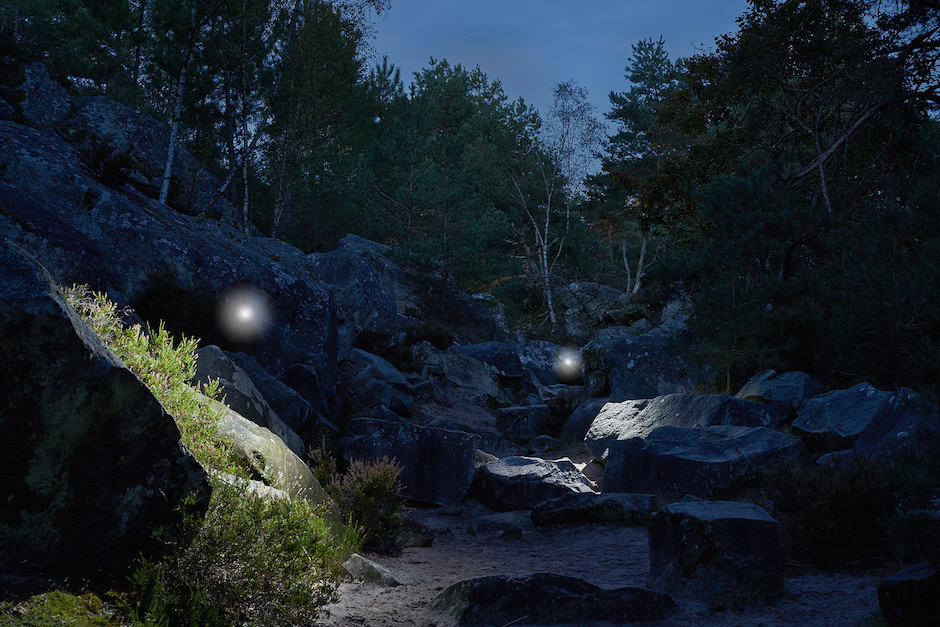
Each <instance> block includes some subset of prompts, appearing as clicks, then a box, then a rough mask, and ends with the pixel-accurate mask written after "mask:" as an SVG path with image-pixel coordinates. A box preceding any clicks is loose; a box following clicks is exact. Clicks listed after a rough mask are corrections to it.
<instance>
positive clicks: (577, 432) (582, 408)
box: [559, 398, 610, 448]
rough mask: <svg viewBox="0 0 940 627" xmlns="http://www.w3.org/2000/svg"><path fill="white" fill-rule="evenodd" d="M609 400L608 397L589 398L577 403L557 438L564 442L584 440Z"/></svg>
mask: <svg viewBox="0 0 940 627" xmlns="http://www.w3.org/2000/svg"><path fill="white" fill-rule="evenodd" d="M609 402H610V399H609V398H591V399H588V400H586V401H584V402H583V403H581V404H580V405H578V406H577V407H576V408H575V409H574V411H573V412H571V415H570V416H568V419H567V420H565V424H564V425H562V427H561V433H560V434H559V438H560V439H561V440H563V441H565V442H580V441H582V440H584V438H585V436H586V435H587V432H588V429H590V428H591V425H592V424H593V423H594V420H595V419H596V418H597V416H598V414H600V413H601V409H603V408H604V405H606V404H607V403H609ZM605 448H606V447H605Z"/></svg>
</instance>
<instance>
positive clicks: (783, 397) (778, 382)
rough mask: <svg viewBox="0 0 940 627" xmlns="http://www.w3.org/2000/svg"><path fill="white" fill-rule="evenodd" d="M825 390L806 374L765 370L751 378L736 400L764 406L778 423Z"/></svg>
mask: <svg viewBox="0 0 940 627" xmlns="http://www.w3.org/2000/svg"><path fill="white" fill-rule="evenodd" d="M824 391H825V386H823V384H822V383H821V382H820V381H818V380H816V379H814V378H813V377H811V376H809V375H808V374H806V373H805V372H784V373H782V374H777V372H776V371H775V370H764V371H763V372H759V373H757V374H756V375H754V376H753V377H751V378H750V379H749V380H748V382H747V383H745V384H744V387H742V388H741V391H740V392H738V393H737V394H736V396H737V398H741V399H744V400H748V401H756V402H758V403H764V404H765V405H767V407H768V408H769V409H770V411H771V412H773V414H774V417H776V418H777V420H786V419H787V418H789V417H791V415H792V414H793V412H795V411H796V410H797V409H798V408H799V407H801V406H802V405H803V403H805V402H806V401H808V400H809V399H811V398H813V397H814V396H818V395H819V394H822V393H823V392H824Z"/></svg>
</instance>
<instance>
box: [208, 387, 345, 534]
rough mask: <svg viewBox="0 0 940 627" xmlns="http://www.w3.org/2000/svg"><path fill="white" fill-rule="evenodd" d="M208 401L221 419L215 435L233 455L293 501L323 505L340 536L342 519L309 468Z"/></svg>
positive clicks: (280, 445) (262, 431)
mask: <svg viewBox="0 0 940 627" xmlns="http://www.w3.org/2000/svg"><path fill="white" fill-rule="evenodd" d="M207 400H208V401H209V402H210V403H211V404H212V406H213V407H214V408H215V411H216V412H217V413H218V414H219V416H220V418H219V423H218V424H217V425H216V430H215V432H216V434H217V435H218V436H219V438H221V439H223V440H225V441H227V442H230V443H231V444H232V449H233V452H234V453H235V454H236V455H237V456H238V457H239V458H240V459H241V460H242V462H243V463H245V464H246V465H247V466H249V467H250V468H252V470H253V472H254V473H255V474H256V475H257V476H258V477H260V478H261V479H262V480H264V483H266V484H267V485H270V486H272V487H275V488H277V489H279V490H283V491H284V492H287V493H288V494H289V495H290V496H291V497H293V498H298V499H303V500H305V501H308V502H309V503H312V504H314V505H325V506H326V507H327V509H328V510H329V515H328V518H327V521H328V522H329V525H330V528H331V529H332V530H333V532H334V533H336V534H337V535H341V534H342V531H343V529H344V524H343V520H342V516H341V515H340V512H339V510H338V508H337V507H336V506H335V504H334V503H333V500H332V499H331V498H330V497H329V496H328V495H327V493H326V491H325V490H324V489H323V486H321V485H320V482H319V481H317V478H316V477H314V476H313V473H312V472H311V471H310V467H309V466H307V464H305V463H304V462H303V460H301V459H300V458H299V457H298V456H297V455H295V454H294V452H293V451H291V450H290V449H289V448H288V447H287V446H286V445H285V444H284V442H283V441H282V440H281V439H280V438H278V437H277V436H276V435H274V434H273V433H271V432H270V431H269V430H268V429H265V428H264V427H262V426H259V425H257V424H255V423H254V422H252V421H251V420H248V419H247V418H245V417H244V416H241V415H240V414H239V413H238V412H236V411H235V410H233V409H231V408H230V407H227V406H225V405H223V404H222V403H219V402H218V401H213V400H210V399H207Z"/></svg>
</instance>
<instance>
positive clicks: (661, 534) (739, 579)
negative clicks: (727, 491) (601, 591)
mask: <svg viewBox="0 0 940 627" xmlns="http://www.w3.org/2000/svg"><path fill="white" fill-rule="evenodd" d="M647 585H648V586H649V587H650V588H652V589H654V590H660V591H663V592H668V593H670V594H676V595H687V596H698V597H704V598H709V597H713V596H715V595H722V594H733V593H735V592H736V591H739V590H742V591H744V592H749V593H750V594H751V596H754V597H757V596H773V595H776V594H780V593H781V592H783V589H784V551H783V545H782V539H781V533H780V523H778V522H777V521H776V520H774V519H773V518H772V517H771V516H770V514H768V513H767V512H766V510H764V509H763V508H762V507H760V506H758V505H754V504H753V503H737V502H732V501H688V502H682V503H673V504H671V505H667V506H666V507H665V508H663V510H661V511H659V512H657V513H655V514H653V516H652V517H651V518H650V574H649V580H648V582H647Z"/></svg>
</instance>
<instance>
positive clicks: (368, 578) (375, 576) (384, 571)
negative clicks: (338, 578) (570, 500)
mask: <svg viewBox="0 0 940 627" xmlns="http://www.w3.org/2000/svg"><path fill="white" fill-rule="evenodd" d="M343 570H345V571H346V572H347V573H349V576H350V577H352V578H353V579H361V580H362V581H363V582H365V583H367V584H371V585H374V586H380V587H382V588H394V587H395V586H401V585H404V583H405V582H404V581H402V579H401V577H399V576H398V575H396V574H395V573H393V572H392V571H391V570H389V569H388V568H386V567H385V566H382V565H381V564H379V563H378V562H373V561H372V560H370V559H368V558H366V557H363V556H361V555H359V554H358V553H353V554H352V555H350V556H349V559H348V560H346V561H345V562H343Z"/></svg>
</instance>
